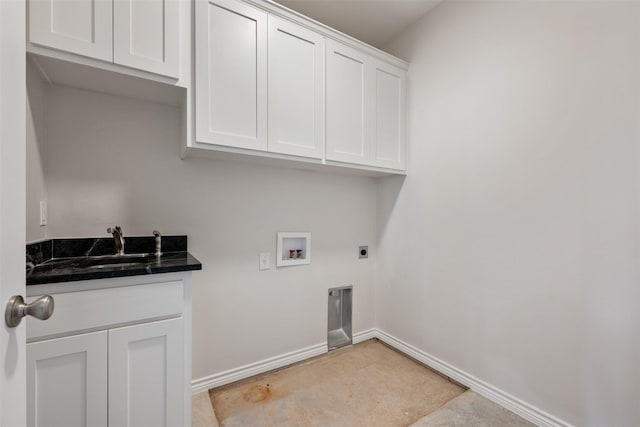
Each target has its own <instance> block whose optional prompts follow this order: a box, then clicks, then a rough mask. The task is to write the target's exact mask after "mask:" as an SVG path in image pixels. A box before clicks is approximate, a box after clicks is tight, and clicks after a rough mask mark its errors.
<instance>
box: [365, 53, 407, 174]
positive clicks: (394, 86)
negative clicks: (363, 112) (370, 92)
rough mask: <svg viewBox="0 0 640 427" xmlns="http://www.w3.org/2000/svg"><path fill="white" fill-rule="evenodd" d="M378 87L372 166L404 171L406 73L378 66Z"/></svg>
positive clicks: (376, 74)
mask: <svg viewBox="0 0 640 427" xmlns="http://www.w3.org/2000/svg"><path fill="white" fill-rule="evenodd" d="M375 85H376V86H375V103H374V106H375V108H374V113H373V114H374V117H373V124H372V125H373V130H372V133H373V152H374V155H373V156H374V162H373V164H374V165H375V166H379V167H384V168H391V169H400V170H403V169H405V163H406V152H405V150H406V141H405V140H406V135H405V132H406V123H405V120H406V111H405V110H406V100H405V93H406V89H405V85H406V72H405V71H404V70H401V69H399V68H396V67H393V66H391V65H389V64H386V63H382V62H378V63H377V64H376V68H375Z"/></svg>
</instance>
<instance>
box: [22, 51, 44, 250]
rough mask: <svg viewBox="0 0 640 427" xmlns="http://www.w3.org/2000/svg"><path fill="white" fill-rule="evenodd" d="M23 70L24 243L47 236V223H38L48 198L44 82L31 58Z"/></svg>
mask: <svg viewBox="0 0 640 427" xmlns="http://www.w3.org/2000/svg"><path fill="white" fill-rule="evenodd" d="M26 70H27V76H26V78H27V114H26V120H27V129H26V150H27V152H26V156H27V159H28V167H27V175H26V193H27V194H26V199H27V200H26V203H27V206H26V212H27V215H26V221H27V222H26V223H27V242H36V241H38V240H43V239H44V238H45V237H46V235H47V233H46V231H47V229H46V226H40V201H46V200H47V191H46V182H45V177H44V156H45V153H46V151H45V150H46V142H45V130H44V124H45V120H44V111H45V99H46V95H45V93H46V85H45V83H44V81H43V79H42V77H41V76H40V74H39V73H38V71H37V70H36V69H35V68H34V66H33V63H32V62H31V61H30V60H28V61H27V67H26Z"/></svg>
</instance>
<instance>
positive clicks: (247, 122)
mask: <svg viewBox="0 0 640 427" xmlns="http://www.w3.org/2000/svg"><path fill="white" fill-rule="evenodd" d="M195 97H196V140H197V141H198V142H204V143H210V144H218V145H226V146H231V147H238V148H248V149H254V150H262V151H266V150H267V14H266V13H264V12H261V11H259V10H257V9H254V8H252V7H250V6H248V5H246V4H244V3H240V2H236V1H234V0H215V1H214V0H196V92H195Z"/></svg>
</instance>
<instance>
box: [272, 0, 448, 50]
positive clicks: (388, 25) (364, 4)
mask: <svg viewBox="0 0 640 427" xmlns="http://www.w3.org/2000/svg"><path fill="white" fill-rule="evenodd" d="M275 1H277V2H278V3H280V4H282V5H284V6H286V7H288V8H290V9H293V10H295V11H296V12H299V13H301V14H303V15H306V16H308V17H310V18H313V19H315V20H316V21H318V22H321V23H323V24H325V25H328V26H330V27H333V28H335V29H337V30H339V31H342V32H343V33H345V34H348V35H350V36H352V37H355V38H357V39H359V40H362V41H364V42H365V43H368V44H370V45H372V46H375V47H377V48H381V47H382V46H384V44H385V43H386V42H388V41H389V40H391V39H392V38H393V36H395V35H397V34H399V33H400V32H401V31H402V30H403V29H405V28H407V27H408V26H409V25H411V24H413V23H414V22H416V21H417V20H418V19H420V18H421V17H422V16H423V15H424V14H425V13H427V12H428V11H429V10H431V9H432V8H433V7H435V6H436V5H438V4H439V3H441V2H442V1H443V0H275Z"/></svg>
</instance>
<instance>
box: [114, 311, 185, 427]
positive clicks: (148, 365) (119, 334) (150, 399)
mask: <svg viewBox="0 0 640 427" xmlns="http://www.w3.org/2000/svg"><path fill="white" fill-rule="evenodd" d="M182 349H183V342H182V319H172V320H165V321H160V322H152V323H145V324H142V325H134V326H127V327H125V328H118V329H112V330H110V331H109V426H110V427H115V426H118V427H145V426H148V427H162V426H179V425H181V423H182V420H183V412H184V402H183V396H182V390H183V389H182V384H183V375H182V372H183V369H182V366H183V365H184V358H183V352H182Z"/></svg>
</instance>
